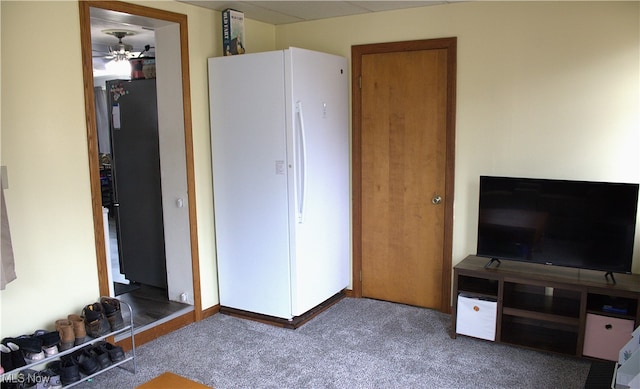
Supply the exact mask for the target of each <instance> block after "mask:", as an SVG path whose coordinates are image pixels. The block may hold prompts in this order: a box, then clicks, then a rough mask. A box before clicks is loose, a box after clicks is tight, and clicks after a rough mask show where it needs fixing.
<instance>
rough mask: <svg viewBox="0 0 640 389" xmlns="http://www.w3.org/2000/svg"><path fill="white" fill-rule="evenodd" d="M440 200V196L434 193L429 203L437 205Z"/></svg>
mask: <svg viewBox="0 0 640 389" xmlns="http://www.w3.org/2000/svg"><path fill="white" fill-rule="evenodd" d="M441 202H442V197H441V196H439V195H435V196H433V198H432V199H431V204H433V205H438V204H440V203H441Z"/></svg>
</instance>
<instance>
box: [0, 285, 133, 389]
mask: <svg viewBox="0 0 640 389" xmlns="http://www.w3.org/2000/svg"><path fill="white" fill-rule="evenodd" d="M107 298H113V297H108V296H107ZM118 301H119V302H120V306H123V305H124V306H125V307H126V308H127V309H128V310H129V324H128V325H126V326H125V327H124V328H122V329H119V330H117V331H113V332H110V333H108V334H106V335H103V336H100V337H98V338H89V340H88V341H86V342H84V343H82V344H80V345H78V346H74V347H72V348H70V349H68V350H64V351H60V352H59V353H57V354H55V355H52V356H50V357H47V358H44V359H41V360H39V361H37V362H33V363H30V364H28V365H26V366H22V367H19V368H17V369H13V370H11V371H8V372H5V373H3V374H2V375H0V382H16V381H17V379H18V373H20V372H21V371H23V370H26V369H33V370H41V369H34V368H35V367H37V366H42V365H45V364H47V363H49V362H51V361H55V360H56V359H59V358H60V357H63V356H65V355H67V354H72V353H73V352H75V351H78V350H80V349H82V348H84V347H87V346H89V345H91V344H94V343H97V342H99V341H102V340H105V339H106V338H108V337H110V336H115V335H118V334H122V333H124V332H127V331H128V332H129V333H130V334H131V335H130V336H131V353H130V355H129V356H128V357H126V354H125V359H123V360H122V361H119V362H116V363H113V364H111V365H109V366H108V367H106V368H104V369H101V370H98V371H97V372H95V373H93V374H91V375H84V374H82V372H81V374H80V375H81V377H80V380H78V381H76V382H72V383H70V384H68V385H65V384H62V387H63V388H71V387H73V386H76V385H78V384H80V383H81V382H84V381H87V380H89V379H91V378H93V377H95V376H98V375H100V374H102V373H104V372H106V371H109V370H111V369H113V368H115V367H118V366H121V365H123V364H124V363H127V362H129V361H132V362H133V369H131V370H130V369H127V368H125V367H124V366H121V368H123V369H125V370H129V371H130V372H131V373H132V374H135V373H136V340H135V336H134V333H133V309H131V306H130V305H129V304H127V303H125V302H124V301H120V300H118ZM87 337H88V335H87Z"/></svg>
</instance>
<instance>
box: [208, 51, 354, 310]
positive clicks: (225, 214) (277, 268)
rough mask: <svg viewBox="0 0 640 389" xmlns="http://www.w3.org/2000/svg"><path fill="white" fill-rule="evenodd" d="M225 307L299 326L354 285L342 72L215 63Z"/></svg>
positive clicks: (335, 66) (287, 57) (336, 67)
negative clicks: (297, 321) (309, 314)
mask: <svg viewBox="0 0 640 389" xmlns="http://www.w3.org/2000/svg"><path fill="white" fill-rule="evenodd" d="M209 100H210V113H211V144H212V156H213V157H212V164H213V189H214V212H215V232H216V249H217V262H218V282H219V293H220V305H221V307H228V308H234V309H239V310H243V311H247V312H252V313H258V314H261V315H268V316H273V317H276V318H283V319H292V318H294V317H296V316H300V315H302V314H304V313H306V312H308V311H309V310H311V309H312V308H314V307H315V306H317V305H319V304H320V303H322V302H323V301H325V300H327V299H329V298H330V297H332V296H333V295H335V294H336V293H338V292H340V291H341V290H342V289H344V288H345V287H347V286H348V285H349V281H350V230H349V221H350V207H349V197H350V191H349V135H348V81H347V61H346V59H345V58H343V57H339V56H335V55H330V54H325V53H319V52H315V51H309V50H304V49H299V48H289V49H286V50H280V51H272V52H264V53H255V54H244V55H235V56H227V57H218V58H210V59H209Z"/></svg>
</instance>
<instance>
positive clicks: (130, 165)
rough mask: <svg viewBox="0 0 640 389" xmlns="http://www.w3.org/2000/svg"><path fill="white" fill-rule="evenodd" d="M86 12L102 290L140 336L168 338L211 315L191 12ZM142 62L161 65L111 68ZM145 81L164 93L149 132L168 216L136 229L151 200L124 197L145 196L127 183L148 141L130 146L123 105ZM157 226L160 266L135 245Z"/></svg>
mask: <svg viewBox="0 0 640 389" xmlns="http://www.w3.org/2000/svg"><path fill="white" fill-rule="evenodd" d="M79 7H80V24H81V40H82V51H83V72H84V78H85V111H86V120H87V134H88V149H89V164H90V173H91V188H92V194H93V195H92V203H93V210H94V230H95V233H96V234H95V235H96V254H97V259H98V275H99V282H100V294H101V295H103V296H104V295H111V296H115V295H117V296H116V297H118V298H119V299H122V300H124V301H127V302H128V303H131V305H132V307H133V309H134V325H135V327H136V329H135V332H136V333H144V331H146V330H147V329H150V328H151V327H158V326H164V327H165V328H166V329H167V330H166V331H165V332H164V333H166V332H169V331H170V328H176V326H175V325H171V324H170V322H172V321H173V322H176V321H179V322H181V323H188V322H192V321H195V320H199V319H200V317H201V308H200V287H199V268H198V257H197V231H196V227H195V226H196V222H195V199H194V198H193V193H194V192H195V190H194V186H195V184H194V181H193V153H192V137H191V126H190V125H191V118H190V99H189V86H188V80H189V78H188V50H187V48H186V47H187V34H186V31H187V26H186V16H185V15H180V14H175V13H171V12H165V11H161V10H157V9H152V8H147V7H142V6H136V5H132V4H127V3H120V2H110V1H105V2H103V1H96V2H92V1H87V2H80V3H79ZM128 38H129V39H128ZM134 38H135V39H134ZM89 53H91V54H89ZM90 55H91V56H90ZM141 58H146V59H147V60H148V61H147V64H152V65H153V67H151V66H150V67H148V68H147V69H145V70H147V71H148V72H146V73H136V72H135V70H139V69H137V68H134V69H133V71H132V69H129V70H128V71H124V72H122V71H121V72H120V73H113V72H110V73H106V74H105V71H106V70H107V69H106V68H107V64H111V65H113V64H114V62H115V63H116V65H123V64H124V65H134V66H135V65H136V64H137V62H138V60H139V59H141ZM116 59H117V61H115V60H116ZM151 59H153V61H151ZM139 62H142V61H139ZM100 72H102V74H101V73H100ZM183 80H184V83H183ZM138 81H139V82H138ZM142 84H146V85H150V86H151V87H152V89H153V93H155V94H156V96H154V97H153V98H151V97H149V98H148V99H146V100H148V101H146V102H147V103H150V104H147V105H148V106H149V107H150V108H149V109H148V111H147V112H146V113H145V114H144V115H140V116H142V117H141V121H140V122H141V123H143V124H142V126H145V125H147V124H148V122H153V121H154V122H157V124H156V128H155V131H156V135H155V142H156V145H157V146H156V148H157V150H156V155H157V157H156V158H155V159H156V160H155V161H153V162H154V163H155V165H156V169H157V171H158V172H159V173H158V177H157V181H158V186H157V187H156V188H155V189H152V190H151V191H150V192H148V193H150V194H152V195H153V196H154V197H157V199H158V201H157V204H156V206H155V214H157V215H159V218H158V220H157V221H154V222H152V221H150V220H149V218H148V217H142V218H141V219H143V220H142V221H143V223H142V224H139V225H137V227H134V228H137V231H136V230H133V231H132V226H133V225H134V224H131V223H132V221H135V220H136V216H135V215H134V216H131V212H137V211H138V210H140V209H141V208H145V207H147V203H149V201H146V200H148V198H141V199H139V202H138V203H133V204H132V205H128V207H125V206H124V201H125V200H124V198H125V197H126V196H125V195H124V193H132V192H133V193H135V192H136V190H137V188H135V187H132V186H131V185H133V184H135V183H136V182H135V180H131V179H129V180H124V179H123V177H126V176H127V174H128V172H129V170H135V169H137V167H138V166H137V164H135V163H134V162H133V161H132V160H131V159H129V158H128V156H131V155H134V154H138V151H139V149H136V147H140V144H138V145H137V146H136V144H135V142H134V143H131V140H130V139H129V140H127V141H125V143H123V141H122V140H121V138H120V135H121V134H127V135H129V134H132V133H133V132H132V131H129V132H127V131H122V130H124V129H125V128H126V127H125V124H124V123H125V120H126V121H127V122H130V121H131V119H130V116H129V119H126V118H127V116H126V113H125V111H126V109H127V108H125V100H126V98H123V99H122V100H119V101H118V102H116V101H115V100H116V99H118V98H119V97H122V96H125V95H128V94H129V92H130V91H129V90H128V89H129V88H134V86H135V87H138V86H140V85H142ZM116 86H117V88H116ZM116 89H118V90H117V91H116ZM132 91H133V89H132ZM132 91H131V92H132ZM169 91H170V92H169ZM176 91H182V94H180V93H176ZM119 93H122V95H121V96H118V94H119ZM143 93H144V96H146V95H149V93H150V92H148V91H147V89H145V92H139V93H138V94H143ZM132 94H133V92H132ZM144 96H142V98H141V100H142V101H143V102H145V98H144ZM116 108H117V110H116ZM101 117H103V118H104V117H106V126H105V125H104V124H105V123H104V122H103V123H100V120H101ZM130 128H138V127H130ZM118 131H120V132H118ZM116 134H118V135H116ZM114 135H116V136H115V137H114ZM126 142H129V143H126ZM145 144H146V143H145ZM127 145H128V146H127ZM132 147H133V148H132ZM116 150H118V151H116ZM118 153H119V154H118ZM117 155H120V157H117ZM116 161H120V162H119V163H120V166H119V168H118V162H116ZM143 161H144V160H143ZM145 163H146V161H145ZM118 171H119V172H120V177H118ZM160 171H161V173H160ZM138 174H140V175H141V176H144V177H146V176H147V173H140V172H138ZM138 197H140V196H138ZM128 198H131V196H129V197H128ZM127 220H128V221H127ZM127 223H129V224H128V227H127ZM145 223H147V224H145ZM149 224H153V226H150V225H149ZM151 227H153V228H151ZM127 228H128V231H127ZM151 229H156V230H159V231H160V237H161V238H160V239H159V240H158V241H157V242H155V243H150V244H148V246H149V247H151V248H152V249H153V250H154V253H153V254H152V256H151V257H149V258H152V259H153V260H154V261H156V262H155V263H154V264H153V265H150V262H149V261H148V260H147V258H145V259H142V258H141V257H142V256H144V255H146V254H145V253H144V252H141V251H137V252H136V251H135V249H137V248H138V246H143V245H141V244H136V242H135V241H134V240H135V239H136V238H137V239H138V243H140V242H150V241H152V239H149V238H148V234H147V232H148V231H149V230H151ZM165 237H170V239H165ZM127 247H129V248H134V249H133V251H132V250H131V249H127ZM152 272H155V273H157V274H158V276H157V277H156V279H155V280H154V279H151V278H149V277H148V274H149V273H152ZM158 280H159V281H158ZM115 282H117V283H118V284H119V286H118V287H117V288H116V284H115ZM132 286H135V288H134V287H132ZM116 289H118V290H116ZM154 332H155V336H157V334H158V332H160V333H163V329H162V328H154ZM137 338H138V336H137ZM142 341H144V337H143V339H142Z"/></svg>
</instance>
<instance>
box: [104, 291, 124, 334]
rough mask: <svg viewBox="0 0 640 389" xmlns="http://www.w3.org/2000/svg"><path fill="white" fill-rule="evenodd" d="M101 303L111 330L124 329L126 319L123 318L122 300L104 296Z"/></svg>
mask: <svg viewBox="0 0 640 389" xmlns="http://www.w3.org/2000/svg"><path fill="white" fill-rule="evenodd" d="M100 303H101V304H102V307H103V308H104V314H105V316H107V320H108V321H109V326H110V327H111V331H118V330H121V329H123V328H124V320H123V319H122V311H121V310H120V301H119V300H118V299H114V298H108V297H102V298H101V299H100Z"/></svg>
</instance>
